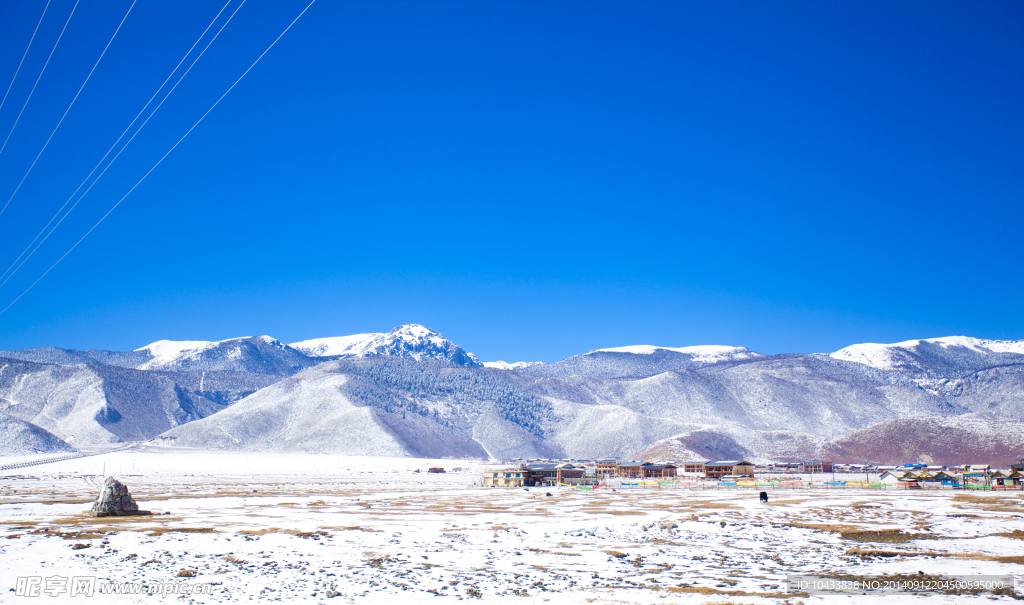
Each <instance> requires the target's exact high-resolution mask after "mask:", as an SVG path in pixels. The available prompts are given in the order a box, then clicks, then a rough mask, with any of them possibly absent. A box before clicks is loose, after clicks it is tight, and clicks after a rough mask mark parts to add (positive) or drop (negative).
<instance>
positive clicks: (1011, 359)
mask: <svg viewBox="0 0 1024 605" xmlns="http://www.w3.org/2000/svg"><path fill="white" fill-rule="evenodd" d="M829 356H830V357H832V358H833V359H840V360H843V361H852V362H855V363H860V364H864V365H867V366H871V367H873V368H877V369H879V370H896V371H900V372H907V373H910V374H914V375H920V376H925V375H948V374H950V373H951V372H952V373H956V372H961V373H962V372H970V371H972V370H975V369H983V368H987V367H991V366H993V365H1001V364H1003V363H1020V362H1024V340H982V339H980V338H970V337H967V336H946V337H944V338H927V339H922V340H908V341H905V342H898V343H895V344H876V343H864V344H856V345H851V346H849V347H846V348H844V349H840V350H838V351H836V352H835V353H832V354H831V355H829Z"/></svg>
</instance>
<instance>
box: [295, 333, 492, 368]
mask: <svg viewBox="0 0 1024 605" xmlns="http://www.w3.org/2000/svg"><path fill="white" fill-rule="evenodd" d="M291 347H292V348H294V349H296V350H298V351H302V352H303V353H305V354H306V355H308V356H310V357H335V358H338V357H341V358H344V357H380V356H382V355H387V356H392V357H411V358H413V359H416V360H423V359H436V360H438V361H446V362H449V363H453V364H455V365H459V366H466V367H480V366H482V365H483V364H482V363H480V360H479V359H477V358H476V356H475V355H473V354H472V353H468V352H466V351H465V350H464V349H463V348H462V347H460V346H459V345H457V344H455V343H454V342H452V341H450V340H448V339H447V338H445V337H444V336H442V335H441V334H440V333H438V332H437V331H435V330H431V329H430V328H425V327H423V326H421V325H419V324H406V325H403V326H398V327H396V328H393V329H392V330H391V331H390V332H388V333H387V334H379V333H376V334H356V335H353V336H336V337H333V338H315V339H313V340H304V341H302V342H296V343H292V344H291Z"/></svg>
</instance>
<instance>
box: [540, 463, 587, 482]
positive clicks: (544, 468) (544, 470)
mask: <svg viewBox="0 0 1024 605" xmlns="http://www.w3.org/2000/svg"><path fill="white" fill-rule="evenodd" d="M527 470H528V471H529V473H530V479H529V481H530V485H555V484H556V483H558V482H559V481H561V482H562V483H566V484H569V485H578V484H580V483H583V475H584V474H585V472H586V471H585V470H584V469H583V468H581V467H577V466H573V465H572V464H569V463H568V462H560V463H558V464H531V465H529V466H528V467H527Z"/></svg>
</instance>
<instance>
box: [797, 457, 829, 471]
mask: <svg viewBox="0 0 1024 605" xmlns="http://www.w3.org/2000/svg"><path fill="white" fill-rule="evenodd" d="M800 468H801V472H804V473H831V472H832V463H831V462H827V461H824V460H811V461H809V462H802V463H801V464H800Z"/></svg>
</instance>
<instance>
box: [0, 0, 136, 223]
mask: <svg viewBox="0 0 1024 605" xmlns="http://www.w3.org/2000/svg"><path fill="white" fill-rule="evenodd" d="M136 2H138V0H132V5H131V6H129V7H128V12H127V13H125V14H124V17H123V18H122V19H121V22H120V23H118V24H117V29H115V30H114V35H113V36H110V40H108V41H107V45H106V46H104V47H103V52H101V53H100V58H99V59H96V63H95V64H94V65H93V66H92V69H90V70H89V75H87V76H85V82H82V85H81V86H79V87H78V92H76V93H75V98H73V99H71V104H70V105H68V108H67V109H65V110H64V115H62V116H61V117H60V121H59V122H57V125H56V126H54V127H53V132H51V133H50V136H49V137H47V139H46V142H45V143H43V148H42V149H40V150H39V153H37V154H36V159H34V160H32V165H31V166H29V167H28V170H27V171H25V176H23V177H21V180H20V181H19V182H18V186H17V187H15V188H14V193H12V194H11V197H9V198H7V203H6V204H4V207H3V209H2V210H0V216H2V215H3V213H4V210H7V206H9V205H10V203H11V200H13V199H14V196H16V195H18V191H19V190H21V186H22V185H23V184H25V179H27V178H28V175H29V173H31V172H32V169H33V168H35V167H36V162H38V161H39V158H40V157H42V155H43V152H44V151H46V146H47V145H49V144H50V141H51V140H53V135H55V134H57V129H58V128H60V125H61V124H63V123H64V118H66V117H68V112H69V111H71V108H72V107H74V105H75V101H77V100H78V96H79V95H81V94H82V90H84V89H85V85H86V84H88V83H89V78H92V74H93V72H94V71H96V67H98V66H99V64H100V61H102V60H103V57H104V55H106V54H107V49H108V48H110V45H111V44H113V42H114V38H116V37H117V33H118V32H119V31H121V26H122V25H124V22H125V20H126V19H127V18H128V15H129V14H131V12H132V9H133V8H135V3H136Z"/></svg>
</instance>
